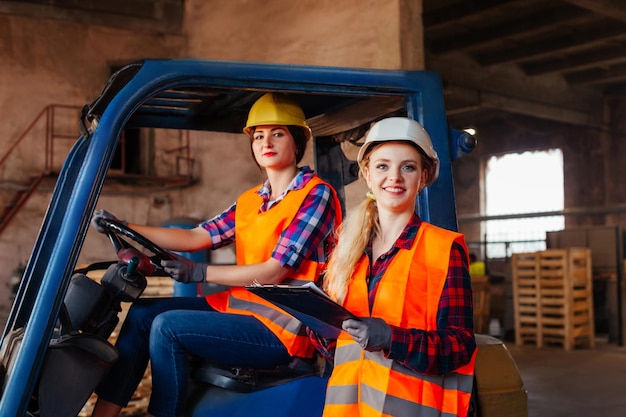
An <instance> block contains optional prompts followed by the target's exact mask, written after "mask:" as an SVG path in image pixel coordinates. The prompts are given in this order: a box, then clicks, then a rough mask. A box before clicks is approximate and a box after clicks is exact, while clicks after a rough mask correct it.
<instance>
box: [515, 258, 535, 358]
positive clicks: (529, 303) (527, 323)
mask: <svg viewBox="0 0 626 417" xmlns="http://www.w3.org/2000/svg"><path fill="white" fill-rule="evenodd" d="M537 260H538V256H537V254H536V253H516V254H513V256H512V266H513V305H514V323H515V343H516V345H518V346H521V345H523V344H525V343H527V342H532V343H534V344H537V345H538V346H541V345H542V341H541V321H540V320H539V318H540V316H541V305H540V302H539V271H538V262H537Z"/></svg>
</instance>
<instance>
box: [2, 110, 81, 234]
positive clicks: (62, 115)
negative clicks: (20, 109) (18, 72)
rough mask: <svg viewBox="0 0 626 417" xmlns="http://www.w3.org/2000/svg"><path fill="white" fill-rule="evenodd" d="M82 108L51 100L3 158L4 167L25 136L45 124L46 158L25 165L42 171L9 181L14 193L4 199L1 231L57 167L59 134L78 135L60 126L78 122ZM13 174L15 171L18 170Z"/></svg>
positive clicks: (68, 136) (67, 137) (71, 137)
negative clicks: (39, 163)
mask: <svg viewBox="0 0 626 417" xmlns="http://www.w3.org/2000/svg"><path fill="white" fill-rule="evenodd" d="M80 109H81V107H80V106H68V105H62V104H51V105H48V106H46V107H45V108H44V109H43V110H42V111H41V112H40V113H39V114H38V115H37V116H36V117H35V118H34V119H33V121H32V122H31V123H30V124H29V125H28V127H27V128H26V129H24V131H23V132H22V133H21V134H20V135H19V136H18V138H17V139H16V140H15V141H14V142H13V143H12V144H11V145H10V146H9V148H8V149H7V151H6V152H5V153H4V155H3V156H2V158H0V167H3V166H4V165H5V164H6V161H7V160H8V159H9V157H10V156H11V155H12V154H13V152H14V151H15V150H16V149H17V148H18V147H19V145H20V144H22V143H23V142H24V139H25V138H27V137H28V136H29V134H31V133H33V134H34V131H35V128H36V127H41V125H43V127H44V128H45V132H46V140H45V144H44V148H45V157H44V162H43V164H42V166H41V167H25V169H23V170H22V171H25V170H26V169H28V170H31V172H37V171H39V173H38V174H34V175H31V176H29V177H28V178H27V179H26V180H13V181H8V182H10V183H11V187H10V191H11V193H12V196H11V197H10V198H8V201H6V202H5V201H3V202H0V207H1V211H0V233H2V231H4V229H5V228H6V227H7V226H8V224H9V222H10V221H11V219H13V217H14V216H15V215H16V214H17V212H18V211H19V210H20V209H21V208H22V207H23V206H24V204H26V202H27V201H28V199H29V197H30V196H31V195H32V194H33V192H34V191H35V190H36V189H37V187H38V186H39V185H40V184H41V182H42V181H43V179H44V178H45V177H46V176H48V175H51V174H52V173H53V170H54V169H55V167H54V161H53V155H54V149H53V143H54V142H53V141H54V140H55V139H59V138H61V139H74V140H75V139H76V135H75V134H67V133H60V132H59V130H60V129H65V130H66V131H67V130H69V128H68V126H67V122H66V123H63V121H64V120H65V121H67V120H71V122H72V123H74V124H75V123H76V120H78V116H79V112H80ZM9 174H13V175H15V173H9ZM6 175H7V173H5V176H6ZM5 182H6V180H5Z"/></svg>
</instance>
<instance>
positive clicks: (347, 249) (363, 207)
mask: <svg viewBox="0 0 626 417" xmlns="http://www.w3.org/2000/svg"><path fill="white" fill-rule="evenodd" d="M379 233H380V225H379V223H378V209H377V207H376V202H375V201H374V200H372V199H371V198H366V199H365V200H364V201H362V202H361V204H359V205H358V206H357V207H356V208H355V209H354V210H353V211H351V212H350V213H349V214H348V215H347V216H346V218H345V220H344V222H343V224H342V225H341V227H340V228H339V231H338V240H337V246H335V249H334V250H333V252H332V255H331V256H330V260H329V261H328V271H327V273H326V279H325V280H324V289H325V290H326V292H327V293H328V294H329V295H330V297H331V298H332V299H333V300H335V301H336V302H338V303H339V304H342V303H343V301H344V299H345V297H346V293H347V292H348V284H349V283H350V280H351V279H352V274H353V272H354V269H355V267H356V264H357V262H358V261H359V259H361V256H363V252H365V249H366V248H367V245H368V243H369V241H370V239H371V238H372V237H373V236H376V235H378V234H379Z"/></svg>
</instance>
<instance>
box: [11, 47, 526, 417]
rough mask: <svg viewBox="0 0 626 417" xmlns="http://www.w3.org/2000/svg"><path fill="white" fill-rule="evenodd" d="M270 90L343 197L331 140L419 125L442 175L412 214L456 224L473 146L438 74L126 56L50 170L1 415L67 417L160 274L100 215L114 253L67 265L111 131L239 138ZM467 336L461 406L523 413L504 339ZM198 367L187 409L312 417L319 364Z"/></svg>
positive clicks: (341, 165) (344, 171) (111, 149)
mask: <svg viewBox="0 0 626 417" xmlns="http://www.w3.org/2000/svg"><path fill="white" fill-rule="evenodd" d="M269 91H280V92H283V93H287V94H289V95H290V96H292V97H294V98H295V99H296V100H297V101H298V103H299V104H300V105H301V106H302V108H303V110H304V112H305V114H306V117H307V120H308V121H309V123H310V125H311V127H312V130H313V132H314V133H315V135H316V137H315V138H314V143H313V149H314V158H315V161H314V162H315V169H316V171H317V172H318V174H319V175H320V176H321V177H322V178H324V179H325V180H326V181H328V182H330V183H331V184H332V185H333V186H334V187H335V188H336V190H337V192H338V195H339V196H340V198H341V199H342V200H343V197H344V195H345V194H344V186H345V185H347V184H349V183H351V182H353V181H355V180H356V179H357V173H358V169H357V166H356V163H355V162H354V161H351V160H349V159H348V158H346V156H345V154H344V153H343V151H342V148H341V142H342V141H346V140H348V141H353V142H356V141H358V140H359V139H360V138H362V137H363V134H364V133H365V132H366V131H367V129H368V127H369V126H370V124H371V123H372V122H374V121H376V120H379V119H381V118H383V117H387V116H392V115H400V116H407V117H410V118H413V119H416V120H418V121H419V122H420V123H421V124H422V125H423V126H424V128H425V129H426V130H427V131H428V132H429V134H430V136H431V137H432V139H433V144H434V147H435V150H436V151H437V153H438V155H439V158H440V161H441V167H440V174H439V179H438V180H437V181H436V182H435V183H434V184H433V185H432V186H431V187H429V188H428V189H426V190H425V191H424V192H423V193H422V194H421V195H420V196H419V201H418V204H417V206H418V209H419V214H420V216H421V218H422V219H424V220H426V221H429V222H431V223H433V224H436V225H438V226H441V227H445V228H448V229H451V230H456V229H457V217H456V208H455V197H454V187H453V180H452V162H453V161H454V160H455V159H457V158H460V157H462V156H463V155H465V154H466V153H468V152H470V151H471V150H472V148H473V146H474V144H475V141H474V138H473V137H472V136H470V135H468V134H467V133H465V132H462V131H456V130H454V129H451V128H450V127H449V126H448V123H447V120H446V111H445V105H444V99H443V91H442V85H441V80H440V78H439V76H438V75H437V74H436V73H433V72H429V71H391V70H368V69H351V68H335V67H314V66H298V65H276V64H265V63H263V64H261V63H250V62H224V61H204V60H193V59H184V60H183V59H173V60H143V61H140V62H135V63H132V64H129V65H127V66H125V67H124V68H122V69H120V70H119V71H118V72H116V73H115V74H114V75H113V76H112V77H111V78H110V79H109V81H108V83H107V84H106V86H105V87H104V89H103V90H102V92H101V94H100V95H99V96H98V97H96V98H95V99H94V100H93V102H91V103H90V104H88V105H86V106H85V107H84V109H83V111H82V114H81V116H80V120H79V125H80V131H81V132H80V135H79V137H78V139H77V141H76V143H75V144H74V146H73V147H72V149H71V151H70V152H69V154H68V156H67V158H66V160H65V162H64V164H63V167H62V169H61V171H60V173H59V176H58V180H57V183H56V185H55V188H54V191H53V194H52V197H51V200H50V203H49V207H48V210H47V212H46V215H45V217H44V219H43V223H42V225H41V229H40V232H39V236H38V238H37V240H36V243H35V245H34V247H33V249H32V253H31V255H30V258H29V261H28V264H27V266H26V269H25V272H24V274H23V277H22V280H21V283H20V286H19V288H18V291H17V294H16V296H15V300H14V303H13V305H12V308H11V312H10V315H9V317H8V321H7V324H6V326H5V328H4V330H3V333H2V340H1V344H0V360H1V362H0V417H22V416H30V417H35V416H41V417H65V416H67V417H75V416H76V415H77V414H78V413H79V412H80V410H81V408H82V407H83V406H84V404H85V403H86V401H87V400H88V398H89V397H90V396H91V394H92V392H93V390H94V389H95V387H96V385H97V383H98V381H99V380H100V378H101V377H102V375H103V374H104V373H105V372H106V370H107V368H108V366H109V365H110V364H111V363H112V362H113V361H114V360H115V359H116V357H117V351H116V349H115V347H114V346H113V344H112V343H111V342H110V340H109V339H110V335H111V333H112V331H113V329H114V328H115V326H116V325H117V324H118V321H119V317H118V313H119V311H120V305H121V304H122V303H132V302H133V301H134V300H136V299H137V298H138V297H140V296H141V294H142V293H143V290H144V289H145V288H146V285H147V282H148V281H149V280H150V277H151V276H152V275H158V274H160V273H161V272H160V271H159V270H158V268H157V267H156V265H158V264H159V262H158V261H159V259H163V258H168V257H170V256H171V255H170V254H169V252H167V251H164V250H162V249H161V248H159V247H157V246H155V245H154V244H153V243H152V242H150V241H149V240H147V239H145V238H144V237H142V236H141V235H138V234H137V233H135V232H133V231H132V230H130V229H127V228H125V227H124V225H123V224H120V223H117V222H115V221H111V222H110V223H108V224H107V227H108V229H109V233H108V235H109V238H110V240H111V242H112V245H113V248H114V252H113V253H114V254H116V255H117V257H116V259H115V260H113V261H110V262H105V263H99V264H94V265H89V266H87V267H82V268H78V269H77V268H76V263H77V260H78V257H79V254H80V252H81V248H82V246H83V243H84V240H85V235H86V233H87V230H88V227H89V224H90V219H91V216H92V213H93V211H94V209H95V207H96V203H97V201H98V197H99V195H100V193H101V191H102V188H103V184H104V182H105V180H106V178H107V173H108V170H109V168H110V166H111V162H112V160H113V158H114V154H115V150H116V146H117V145H118V141H119V138H120V135H121V134H122V132H123V131H124V130H125V129H128V128H146V129H174V130H181V131H189V130H199V131H211V132H227V133H240V132H241V129H242V126H244V123H245V118H246V116H247V112H248V110H249V108H250V106H251V105H252V103H253V102H254V101H255V100H256V99H257V98H259V97H260V96H261V95H262V94H264V93H266V92H269ZM342 204H343V201H342ZM344 208H345V205H344ZM137 246H139V247H141V250H139V249H138V248H137ZM144 249H145V250H144ZM146 250H147V252H149V253H151V254H152V256H149V255H146V254H145V253H146ZM113 253H112V254H113ZM112 258H113V256H112ZM98 268H100V269H106V272H105V273H104V275H103V277H102V280H101V281H100V282H96V281H94V280H93V279H91V278H88V277H87V275H88V273H89V271H91V270H95V269H98ZM476 338H477V342H478V345H479V353H478V358H477V361H476V378H475V381H476V383H475V393H474V394H475V395H474V399H473V406H472V409H471V411H470V413H471V415H473V416H481V417H490V416H502V415H507V416H510V417H517V416H520V417H522V416H524V417H525V416H527V399H526V398H527V397H526V391H525V389H524V386H523V382H522V381H521V378H520V376H519V373H518V371H517V367H516V366H515V363H514V362H513V360H512V358H511V356H510V354H509V353H508V351H507V349H506V346H505V345H504V344H503V343H502V342H501V341H500V340H498V339H496V338H493V337H490V336H485V335H477V336H476ZM209 371H210V372H209V373H208V374H207V375H202V369H199V370H198V372H196V373H194V381H193V389H192V393H190V396H189V401H188V406H187V410H186V415H187V416H190V417H203V416H249V415H255V416H279V417H280V416H293V415H299V416H319V415H321V410H322V406H323V402H324V394H325V387H326V381H327V372H326V373H324V372H315V373H309V374H304V375H303V374H300V375H297V374H296V375H291V376H285V375H281V378H278V379H277V378H274V379H273V380H272V379H271V378H270V379H269V380H264V381H261V382H260V381H252V383H251V382H250V381H246V380H245V379H242V378H238V375H235V374H236V372H234V373H233V375H223V374H216V373H215V372H214V370H209ZM211 372H212V373H211ZM225 381H226V382H225ZM230 382H233V384H232V385H231V384H229V383H230ZM242 387H243V388H242Z"/></svg>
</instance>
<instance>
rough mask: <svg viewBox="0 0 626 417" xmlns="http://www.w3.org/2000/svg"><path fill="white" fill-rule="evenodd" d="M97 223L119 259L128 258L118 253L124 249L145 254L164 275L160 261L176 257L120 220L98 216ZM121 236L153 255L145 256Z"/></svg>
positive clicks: (126, 260) (121, 252)
mask: <svg viewBox="0 0 626 417" xmlns="http://www.w3.org/2000/svg"><path fill="white" fill-rule="evenodd" d="M98 224H99V225H100V226H102V227H103V228H104V229H105V230H106V234H107V236H108V237H109V240H110V241H111V243H112V244H113V247H114V248H115V252H116V253H117V254H118V257H120V259H121V260H123V261H125V262H128V259H122V257H121V256H120V255H121V254H123V253H124V252H126V251H124V249H130V250H132V252H133V253H136V254H140V255H143V256H145V257H146V258H147V259H148V260H149V262H150V263H151V264H152V266H154V267H155V269H156V270H157V271H159V272H162V274H164V275H168V274H166V273H165V272H164V271H163V268H162V267H161V261H162V260H169V259H176V258H175V257H174V255H173V254H172V253H170V252H168V251H166V250H165V249H163V248H161V247H160V246H157V245H156V244H155V243H154V242H152V241H151V240H149V239H148V238H147V237H145V236H143V235H141V234H140V233H137V232H136V231H134V230H133V229H131V228H129V227H128V226H126V225H125V224H124V223H122V222H120V221H117V220H112V219H105V218H99V219H98ZM121 236H125V237H127V238H129V239H131V240H133V241H134V242H136V243H138V244H139V245H141V246H142V247H143V248H145V249H147V250H149V251H150V252H152V253H153V254H154V256H147V255H144V254H142V253H140V252H139V251H138V250H137V249H136V248H135V247H134V246H133V245H131V244H130V243H129V242H128V241H126V240H124V239H122V238H121ZM159 275H161V274H159Z"/></svg>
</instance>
